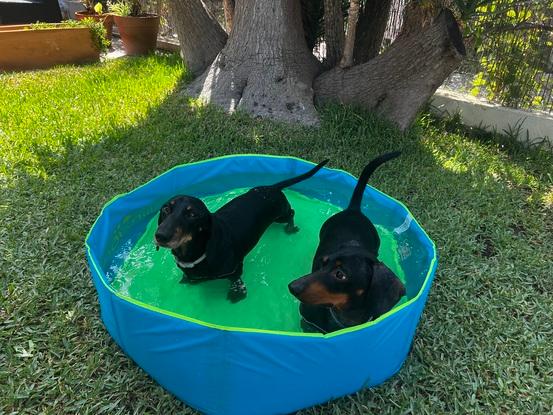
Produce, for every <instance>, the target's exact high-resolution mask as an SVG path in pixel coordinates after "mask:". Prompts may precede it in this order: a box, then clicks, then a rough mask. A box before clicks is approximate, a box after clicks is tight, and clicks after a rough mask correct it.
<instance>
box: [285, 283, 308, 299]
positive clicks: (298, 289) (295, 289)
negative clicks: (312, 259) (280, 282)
mask: <svg viewBox="0 0 553 415" xmlns="http://www.w3.org/2000/svg"><path fill="white" fill-rule="evenodd" d="M304 288H305V284H304V283H303V281H302V280H301V279H299V280H295V281H292V282H291V283H290V284H288V290H290V293H291V294H292V295H293V296H295V297H297V296H298V295H300V294H301V293H302V291H303V290H304Z"/></svg>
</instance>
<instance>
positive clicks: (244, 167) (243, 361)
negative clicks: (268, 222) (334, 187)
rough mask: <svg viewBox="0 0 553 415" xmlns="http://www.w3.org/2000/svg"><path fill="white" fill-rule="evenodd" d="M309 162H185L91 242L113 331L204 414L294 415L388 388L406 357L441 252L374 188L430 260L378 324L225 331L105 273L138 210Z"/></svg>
mask: <svg viewBox="0 0 553 415" xmlns="http://www.w3.org/2000/svg"><path fill="white" fill-rule="evenodd" d="M313 165H314V164H313V163H311V162H308V161H305V160H302V159H299V158H295V157H282V156H272V155H232V156H224V157H218V158H213V159H209V160H204V161H200V162H196V163H190V164H183V165H179V166H176V167H174V168H172V169H170V170H168V171H167V172H165V173H163V174H162V175H160V176H158V177H156V178H154V179H152V180H150V181H149V182H147V183H145V184H144V185H142V186H139V187H138V188H136V189H134V190H132V191H131V192H129V193H126V194H123V195H119V196H116V197H115V198H113V199H112V200H111V201H110V202H108V203H107V204H106V205H105V206H104V208H103V209H102V212H101V214H100V216H99V217H98V218H97V219H96V221H95V222H94V224H93V226H92V228H91V229H90V231H89V233H88V235H87V238H86V242H85V246H86V254H87V259H88V262H89V267H90V270H91V274H92V279H93V282H94V285H95V287H96V290H97V292H98V298H99V302H100V310H101V317H102V320H103V322H104V324H105V326H106V328H107V330H108V332H109V333H110V335H111V336H112V337H113V339H114V340H115V341H116V342H117V344H118V345H119V346H120V347H121V348H122V350H123V351H124V352H125V353H126V354H127V355H128V356H129V357H131V358H132V359H133V360H134V361H135V362H136V363H137V364H138V365H139V366H141V367H142V368H143V369H144V370H145V371H146V372H147V373H148V374H150V376H152V377H153V378H154V379H155V380H156V381H157V382H158V383H160V384H161V385H162V386H163V387H164V388H165V389H167V390H168V391H170V392H171V393H173V394H174V395H175V396H177V397H178V398H179V399H181V400H182V401H183V402H185V403H187V404H188V405H190V406H192V407H193V408H196V409H198V410H199V411H201V412H204V413H208V414H231V415H232V414H237V415H238V414H273V413H274V414H279V413H289V412H293V411H296V410H299V409H302V408H305V407H309V406H312V405H314V404H318V403H322V402H325V401H328V400H330V399H333V398H337V397H339V396H343V395H347V394H351V393H354V392H356V391H358V390H359V389H361V388H363V387H372V386H376V385H378V384H380V383H382V382H383V381H385V380H386V379H388V378H389V377H391V376H392V375H393V374H395V373H396V372H397V371H398V370H399V369H400V367H401V365H402V364H403V362H404V360H405V358H406V356H407V354H408V352H409V349H410V346H411V343H412V341H413V337H414V333H415V331H416V327H417V324H418V321H419V318H420V315H421V313H422V311H423V309H424V305H425V302H426V298H427V296H428V293H429V291H430V287H431V284H432V280H433V278H434V274H435V270H436V267H437V262H438V261H437V252H436V247H435V245H434V243H433V242H432V240H431V239H430V238H429V237H428V235H427V234H426V232H425V231H424V230H423V229H422V227H421V226H420V225H419V224H418V222H417V221H416V220H415V219H414V218H413V216H412V214H411V213H410V212H409V210H408V209H407V207H406V206H405V205H403V204H402V203H401V202H399V201H397V200H395V199H393V198H391V197H390V196H387V195H385V194H384V193H382V192H380V191H378V190H377V189H374V188H372V187H370V186H367V188H366V190H365V198H372V199H374V200H376V201H378V203H379V204H380V205H382V206H384V207H385V208H386V209H390V210H393V211H394V214H396V215H397V217H398V220H399V222H400V223H407V224H408V227H409V228H410V230H411V231H412V232H414V233H415V234H416V235H417V239H418V241H419V242H420V244H421V247H422V248H423V249H424V250H425V252H426V255H427V257H426V261H427V273H426V276H425V277H424V282H423V283H422V285H421V287H420V289H419V291H418V293H417V294H416V295H415V296H413V298H411V299H410V300H409V301H407V302H405V303H403V304H402V305H401V306H399V307H397V308H395V309H394V310H391V311H390V312H388V313H386V314H385V315H383V316H381V317H379V318H378V319H376V320H374V321H371V322H368V323H365V324H363V325H360V326H356V327H352V328H348V329H343V330H340V331H337V332H334V333H330V334H327V335H323V334H318V333H298V332H283V331H272V330H262V329H253V328H242V327H228V326H221V325H217V324H212V323H207V322H202V321H200V320H198V319H193V318H190V317H187V316H183V315H179V314H176V313H172V312H169V311H166V310H162V309H159V308H157V307H154V306H151V305H148V304H145V303H142V302H140V301H137V300H135V299H132V298H129V297H126V296H124V295H122V294H120V293H118V292H116V291H114V290H113V289H112V288H111V286H110V284H109V280H108V277H107V275H106V274H107V272H106V268H107V266H108V264H109V262H110V257H109V255H110V254H111V253H112V251H113V246H112V245H113V244H112V241H111V239H110V238H111V236H112V235H115V234H118V233H121V232H122V231H121V229H122V228H125V222H126V221H128V219H127V218H128V217H130V216H129V215H128V213H129V212H140V215H138V214H137V216H139V217H141V219H140V220H142V221H145V220H146V219H151V217H152V216H153V214H155V212H157V209H158V208H159V206H160V202H163V201H165V200H166V199H168V198H169V197H170V196H172V195H174V194H177V193H183V189H188V188H189V187H190V188H193V187H194V185H197V184H198V182H201V181H203V180H208V179H211V180H212V183H216V185H215V186H216V187H217V186H223V188H225V187H224V186H225V185H226V188H232V187H231V183H224V181H225V178H226V177H227V176H229V175H230V177H233V176H232V174H235V175H237V176H236V177H243V180H246V181H248V180H253V179H255V180H259V177H260V175H261V174H264V173H266V174H268V175H269V174H272V175H281V177H282V178H284V177H290V176H292V175H295V174H299V173H301V172H304V171H306V170H307V169H308V168H310V167H312V166H313ZM230 173H232V174H230ZM240 175H242V176H240ZM275 177H276V176H275ZM316 177H318V178H319V179H320V180H326V181H328V182H337V183H338V182H339V183H340V184H341V185H342V186H344V185H345V186H347V187H348V189H346V190H347V191H348V192H349V194H351V190H352V189H353V187H354V186H355V183H356V180H357V179H356V178H355V177H354V176H352V175H351V174H349V173H347V172H345V171H342V170H336V169H329V168H324V169H323V170H321V171H320V172H319V173H318V174H317V176H316ZM214 179H217V180H215V181H214ZM219 179H220V180H219ZM311 180H313V179H311ZM244 184H246V186H245V185H244ZM247 184H249V183H244V182H240V183H237V184H236V185H235V186H234V187H248V186H247ZM263 184H265V183H263ZM221 191H222V188H217V189H213V190H212V192H211V193H220V192H221ZM208 193H209V192H208ZM192 194H194V193H192ZM145 212H146V213H145ZM144 223H145V222H144Z"/></svg>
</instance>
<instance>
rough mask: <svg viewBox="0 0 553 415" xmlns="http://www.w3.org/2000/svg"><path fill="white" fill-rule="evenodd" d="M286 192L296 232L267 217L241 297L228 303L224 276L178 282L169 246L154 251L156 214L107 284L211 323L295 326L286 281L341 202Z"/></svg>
mask: <svg viewBox="0 0 553 415" xmlns="http://www.w3.org/2000/svg"><path fill="white" fill-rule="evenodd" d="M246 191H247V189H234V190H231V191H228V192H226V193H223V194H219V195H214V196H209V197H205V198H203V201H204V202H205V203H206V205H207V206H208V208H209V209H210V211H212V212H213V211H215V210H217V209H218V208H219V207H221V206H222V205H224V204H225V203H227V202H228V201H230V200H231V199H233V198H235V197H236V196H238V195H240V194H242V193H244V192H246ZM285 194H286V197H287V198H288V200H289V201H290V204H291V205H292V207H293V208H294V210H295V211H296V224H297V225H298V226H299V228H300V231H299V232H297V233H295V234H292V235H288V234H286V233H285V232H284V225H283V224H272V225H271V226H270V227H269V228H268V229H267V231H266V232H265V234H264V235H263V237H262V238H261V240H260V241H259V243H258V244H257V246H256V247H255V248H254V249H253V250H252V251H251V252H250V253H249V255H248V256H247V257H246V260H245V261H244V274H243V280H244V282H245V284H246V286H247V289H248V295H247V297H246V298H245V299H244V300H242V301H240V302H238V303H234V304H233V303H231V302H230V301H228V300H227V298H226V297H227V291H228V288H229V282H228V280H226V279H223V280H214V281H206V282H201V283H196V284H180V283H179V281H180V280H181V278H182V271H180V270H179V269H178V268H177V266H176V264H175V260H174V258H173V256H172V255H171V252H170V250H168V249H160V250H159V251H156V247H155V245H154V243H153V235H154V232H155V230H156V227H157V215H155V216H154V217H153V218H152V220H151V221H150V222H149V223H148V226H147V227H146V230H145V231H144V233H143V234H142V236H141V237H140V238H139V239H138V241H137V242H136V244H134V246H132V248H131V249H130V251H128V252H125V253H124V256H125V259H124V261H123V263H122V265H121V266H119V267H118V268H117V269H116V271H115V273H114V275H113V280H112V283H111V284H112V287H113V288H114V289H115V290H116V291H118V292H119V293H121V294H122V295H125V296H128V297H131V298H134V299H136V300H139V301H141V302H143V303H146V304H150V305H152V306H155V307H158V308H160V309H163V310H167V311H170V312H173V313H177V314H180V315H183V316H187V317H190V318H194V319H197V320H201V321H204V322H207V323H211V324H217V325H222V326H229V327H242V328H253V329H265V330H278V331H293V332H301V328H300V316H299V311H298V301H297V299H296V298H294V297H293V296H292V295H291V294H290V293H289V291H288V288H287V286H288V283H289V282H290V281H292V280H293V279H295V278H298V277H300V276H303V275H305V274H307V273H309V272H310V270H311V263H312V259H313V255H314V253H315V250H316V248H317V243H318V235H319V229H320V228H321V225H322V224H323V222H324V221H325V220H326V219H327V218H328V217H330V216H331V215H333V214H335V213H337V212H339V211H340V210H341V208H339V207H337V206H334V205H332V204H330V203H327V202H324V201H321V200H318V199H312V198H309V197H306V196H304V195H302V194H301V193H298V192H295V191H291V190H286V191H285ZM376 227H377V230H378V233H379V235H380V238H381V248H380V256H379V258H380V260H381V261H383V262H384V263H385V264H386V265H387V266H388V267H389V268H390V269H391V270H392V271H393V272H394V273H395V274H396V275H397V276H398V277H399V278H400V279H401V280H402V281H403V282H405V275H404V272H403V270H402V268H401V266H400V264H399V255H398V249H397V243H396V241H395V240H394V238H393V235H392V233H391V232H390V231H388V230H386V229H384V228H382V227H379V226H378V225H377V226H376ZM405 300H406V299H405V298H404V299H402V301H400V303H401V302H403V301H405ZM398 304H399V303H398Z"/></svg>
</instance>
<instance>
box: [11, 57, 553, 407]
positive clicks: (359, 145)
mask: <svg viewBox="0 0 553 415" xmlns="http://www.w3.org/2000/svg"><path fill="white" fill-rule="evenodd" d="M186 79H187V76H186V74H185V72H184V70H183V67H182V64H181V63H180V60H179V59H178V57H175V56H156V57H150V58H135V59H122V60H117V61H112V62H108V63H105V64H98V65H93V66H86V67H78V68H68V67H64V68H58V69H53V70H49V71H43V72H35V73H25V74H12V75H0V290H1V298H0V301H1V302H0V414H10V413H22V414H38V413H48V414H61V413H72V414H76V413H78V414H87V413H91V414H101V413H109V414H130V413H136V414H142V413H160V414H170V413H181V414H186V413H194V411H193V410H191V409H189V408H187V407H185V406H184V405H183V404H182V403H180V402H179V401H177V400H176V399H175V398H174V397H172V396H171V395H170V394H168V393H167V392H165V391H164V390H163V389H161V388H160V387H159V386H158V385H157V384H156V383H155V382H154V381H152V380H151V379H150V378H149V377H148V376H147V375H146V374H145V373H144V372H143V371H142V370H140V369H139V368H138V367H137V366H136V365H135V364H134V363H133V362H132V361H131V360H130V359H129V358H127V357H126V356H125V355H124V354H123V353H122V352H121V351H120V349H119V347H118V346H117V345H116V344H115V343H114V342H113V341H112V340H111V339H110V337H109V336H108V334H107V332H106V331H105V329H104V327H103V325H102V323H101V321H100V319H99V310H98V304H97V298H96V293H95V291H94V288H93V286H92V282H91V280H90V275H89V272H88V269H87V265H86V262H85V256H84V238H85V235H86V233H87V232H88V230H89V228H90V226H91V225H92V223H93V221H94V220H95V218H96V217H97V215H98V214H99V212H100V209H101V207H102V206H103V204H104V203H106V202H107V201H108V200H110V199H111V198H112V197H113V196H114V195H116V194H118V193H122V192H127V191H129V190H131V189H133V188H134V187H135V186H137V185H139V184H141V183H144V182H145V181H147V180H149V179H151V178H152V177H154V176H156V175H158V174H160V173H162V172H163V171H165V170H167V169H169V168H170V167H172V166H174V165H176V164H181V163H186V162H190V161H196V160H201V159H205V158H208V157H214V156H220V155H224V154H230V153H270V154H291V155H294V156H299V157H302V158H306V159H310V160H321V159H323V158H326V157H331V159H332V161H331V163H330V166H331V167H338V168H342V169H345V170H348V171H350V172H352V173H353V174H356V175H357V174H359V172H360V170H361V168H362V166H363V165H364V164H365V163H366V162H367V161H368V160H370V159H371V158H372V157H374V156H375V155H377V154H379V153H382V152H385V151H390V150H395V149H401V150H403V152H404V154H403V156H402V157H401V158H400V159H398V160H396V161H394V162H393V163H389V164H388V165H386V167H385V168H383V169H381V170H379V171H377V173H376V174H375V175H374V177H373V179H372V180H371V184H373V185H374V186H376V187H378V188H379V189H381V190H383V191H384V192H387V193H388V194H390V195H392V196H394V197H396V198H397V199H399V200H402V201H404V202H405V203H406V204H407V205H408V206H409V208H410V209H411V211H412V212H413V214H414V215H415V217H416V218H417V219H418V220H419V221H420V223H421V225H422V226H423V227H424V228H425V229H426V230H427V232H428V234H429V235H430V236H431V237H432V238H433V239H434V241H435V242H436V244H437V246H438V249H439V252H440V265H439V267H438V272H437V275H436V280H435V283H434V286H433V289H432V291H431V293H430V297H429V301H428V305H427V308H426V310H425V312H424V314H423V317H422V320H421V323H420V326H419V330H418V332H417V336H416V340H415V345H414V349H413V352H412V353H411V354H410V356H409V357H408V359H407V361H406V363H405V365H404V367H403V369H402V370H401V371H400V373H399V374H398V375H396V376H395V377H393V378H392V379H391V380H389V381H388V382H386V383H385V384H383V385H381V386H380V387H378V388H375V389H372V390H363V391H362V392H360V393H358V394H356V395H353V396H349V397H346V398H342V399H338V400H336V401H333V402H331V403H328V404H326V405H323V406H320V407H316V408H311V409H308V410H305V411H302V414H323V413H324V414H367V413H391V414H406V413H415V414H423V413H428V414H440V413H445V412H458V413H468V412H470V413H483V414H491V413H509V414H511V413H527V414H530V413H531V414H539V413H550V411H551V408H553V295H552V294H551V293H552V292H553V255H552V252H553V251H552V246H553V157H552V156H551V154H549V153H547V152H544V151H537V150H524V149H522V148H520V147H518V146H516V145H513V144H512V143H509V142H508V141H506V142H499V141H497V139H485V140H484V139H476V138H471V137H465V136H463V135H462V134H461V133H455V132H446V128H445V127H448V129H449V130H454V129H455V126H454V125H453V126H447V125H445V124H442V123H437V122H435V121H432V120H431V119H430V118H428V117H425V116H423V117H421V118H420V119H419V121H418V123H417V125H416V126H415V127H414V128H413V130H412V131H411V132H410V133H409V134H405V135H403V134H399V133H397V132H396V131H395V130H394V129H392V128H390V127H388V126H387V125H385V124H383V123H381V122H378V121H376V120H374V119H373V118H371V117H370V116H369V115H367V114H364V113H362V112H357V111H353V110H348V109H342V108H338V107H327V108H325V109H323V110H322V112H323V116H322V126H321V128H320V129H307V128H298V127H292V126H284V125H279V124H275V123H271V122H266V121H258V120H252V119H250V118H248V117H247V116H244V115H240V114H237V115H233V116H226V115H224V114H221V113H220V112H219V111H217V110H215V109H213V108H209V107H207V108H206V107H202V106H199V105H197V104H195V103H194V102H188V101H187V99H186V98H185V97H183V96H181V95H179V94H178V93H175V92H174V89H175V87H176V86H177V85H179V84H180V83H183V82H186ZM329 381H333V382H334V381H335V382H340V379H330V380H329ZM283 399H285V397H283Z"/></svg>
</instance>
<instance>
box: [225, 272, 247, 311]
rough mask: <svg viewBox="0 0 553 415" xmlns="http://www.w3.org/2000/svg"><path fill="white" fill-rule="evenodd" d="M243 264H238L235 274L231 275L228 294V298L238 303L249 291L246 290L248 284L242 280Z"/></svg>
mask: <svg viewBox="0 0 553 415" xmlns="http://www.w3.org/2000/svg"><path fill="white" fill-rule="evenodd" d="M242 266H243V265H242V264H240V265H239V266H238V269H237V270H236V272H235V273H234V274H232V275H231V276H230V277H229V280H230V289H229V292H228V294H227V299H229V300H230V301H231V302H232V303H237V302H238V301H240V300H243V299H244V298H246V295H247V294H248V291H247V290H246V284H244V281H242Z"/></svg>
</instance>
